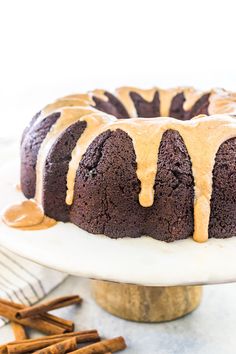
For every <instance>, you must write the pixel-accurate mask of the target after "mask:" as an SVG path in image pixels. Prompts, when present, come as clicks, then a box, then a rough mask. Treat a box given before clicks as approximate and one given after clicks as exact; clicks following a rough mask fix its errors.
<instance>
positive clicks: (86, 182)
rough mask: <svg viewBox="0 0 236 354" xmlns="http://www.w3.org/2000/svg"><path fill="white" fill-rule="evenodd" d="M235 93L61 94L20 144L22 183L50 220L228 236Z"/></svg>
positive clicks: (234, 198) (167, 236)
mask: <svg viewBox="0 0 236 354" xmlns="http://www.w3.org/2000/svg"><path fill="white" fill-rule="evenodd" d="M235 112H236V95H235V94H233V93H230V92H227V91H224V90H211V91H210V92H199V91H196V90H195V89H193V88H181V87H180V88H175V89H169V90H162V89H158V88H153V89H150V90H140V89H137V88H131V87H123V88H120V89H118V90H116V92H115V94H111V93H109V92H107V91H103V90H95V91H92V92H89V93H88V94H78V95H72V96H67V97H64V98H62V99H59V100H57V101H56V102H55V103H53V104H50V105H48V106H47V107H46V108H44V109H43V110H42V111H41V112H39V113H38V114H36V115H35V117H34V118H33V119H32V121H31V123H30V125H29V126H28V127H27V128H26V129H25V131H24V133H23V137H22V142H21V188H22V191H23V193H24V195H25V197H26V198H29V199H31V198H34V199H35V200H36V202H37V203H38V204H39V205H42V207H43V210H44V213H45V215H47V216H48V217H50V218H53V219H55V220H57V221H63V222H69V221H70V222H72V223H74V224H75V225H77V226H78V227H80V228H82V229H84V230H86V231H88V232H90V233H93V234H104V235H107V236H109V237H111V238H119V237H140V236H142V235H148V236H151V237H153V238H155V239H158V240H162V241H168V242H169V241H175V240H180V239H185V238H188V237H190V236H193V238H194V240H196V241H199V242H203V241H206V240H207V239H208V238H210V237H215V238H227V237H231V236H234V235H236V195H235V189H236V138H235V137H236V120H235V118H234V114H235Z"/></svg>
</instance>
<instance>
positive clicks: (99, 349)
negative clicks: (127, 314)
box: [71, 337, 126, 354]
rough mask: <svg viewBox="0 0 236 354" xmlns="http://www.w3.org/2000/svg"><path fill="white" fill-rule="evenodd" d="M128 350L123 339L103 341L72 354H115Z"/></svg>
mask: <svg viewBox="0 0 236 354" xmlns="http://www.w3.org/2000/svg"><path fill="white" fill-rule="evenodd" d="M125 348H126V343H125V340H124V338H123V337H116V338H113V339H107V340H103V341H101V342H97V343H94V344H91V345H88V346H87V347H84V348H80V349H77V350H75V351H74V352H72V353H71V354H106V353H107V352H111V353H115V352H118V351H119V350H123V349H125Z"/></svg>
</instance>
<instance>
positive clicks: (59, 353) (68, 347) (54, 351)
mask: <svg viewBox="0 0 236 354" xmlns="http://www.w3.org/2000/svg"><path fill="white" fill-rule="evenodd" d="M76 349H77V341H76V337H72V338H69V339H66V340H64V341H63V342H59V343H56V344H52V345H50V346H49V347H46V348H43V349H40V350H38V351H36V352H34V354H65V353H69V352H72V351H74V350H76Z"/></svg>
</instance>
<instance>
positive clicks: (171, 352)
mask: <svg viewBox="0 0 236 354" xmlns="http://www.w3.org/2000/svg"><path fill="white" fill-rule="evenodd" d="M72 293H79V294H80V295H81V296H82V297H83V298H84V302H83V304H82V306H81V307H78V309H76V310H74V309H72V308H67V309H62V310H57V311H56V312H55V313H57V314H58V315H61V316H64V317H65V318H70V319H73V320H74V321H75V323H76V328H77V329H91V328H97V329H98V330H99V332H100V333H101V335H102V336H105V337H112V336H117V335H123V336H124V337H125V338H126V341H127V344H128V349H127V350H126V351H124V353H127V354H222V353H223V354H233V353H235V352H236V335H235V329H236V301H235V298H236V284H225V285H208V286H205V287H204V296H203V301H202V303H201V305H200V307H199V308H198V309H197V310H196V311H195V312H193V313H192V314H190V315H187V316H185V317H183V318H182V319H178V320H176V321H172V322H168V323H162V324H143V323H134V322H128V321H125V320H122V319H119V318H116V317H114V316H112V315H110V314H108V313H106V312H105V311H104V310H102V309H101V308H100V307H98V306H97V305H96V304H95V302H94V300H93V299H92V298H91V295H90V289H89V281H88V280H86V279H82V278H76V277H69V278H68V279H67V280H66V281H65V282H64V283H63V284H62V285H60V286H59V287H58V288H57V289H55V290H54V291H53V292H52V293H51V294H50V295H49V296H48V298H50V297H55V296H61V295H63V294H72ZM30 335H31V336H36V333H35V332H31V333H30ZM11 339H12V333H11V328H10V327H9V325H8V326H6V327H4V328H2V329H1V330H0V343H4V342H5V341H9V340H11Z"/></svg>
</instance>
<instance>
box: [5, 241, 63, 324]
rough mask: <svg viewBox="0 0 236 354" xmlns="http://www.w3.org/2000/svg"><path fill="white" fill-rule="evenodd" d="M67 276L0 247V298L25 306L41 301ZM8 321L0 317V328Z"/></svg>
mask: <svg viewBox="0 0 236 354" xmlns="http://www.w3.org/2000/svg"><path fill="white" fill-rule="evenodd" d="M66 277H67V274H64V273H60V272H57V271H54V270H50V269H48V268H45V267H42V266H40V265H38V264H35V263H32V262H30V261H28V260H26V259H23V258H21V257H19V256H17V255H15V254H13V253H11V252H9V251H8V250H6V249H4V248H2V247H0V297H2V298H5V299H8V300H11V301H14V302H18V303H21V304H25V305H32V304H34V303H36V302H38V301H39V300H41V299H43V298H44V297H45V296H46V295H47V294H48V293H49V292H50V291H51V290H53V289H54V288H55V287H56V286H57V285H58V284H60V283H61V282H62V281H63V280H64V279H65V278H66ZM7 322H8V321H7V320H6V319H4V318H1V317H0V327H2V326H4V325H5V324H6V323H7Z"/></svg>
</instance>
